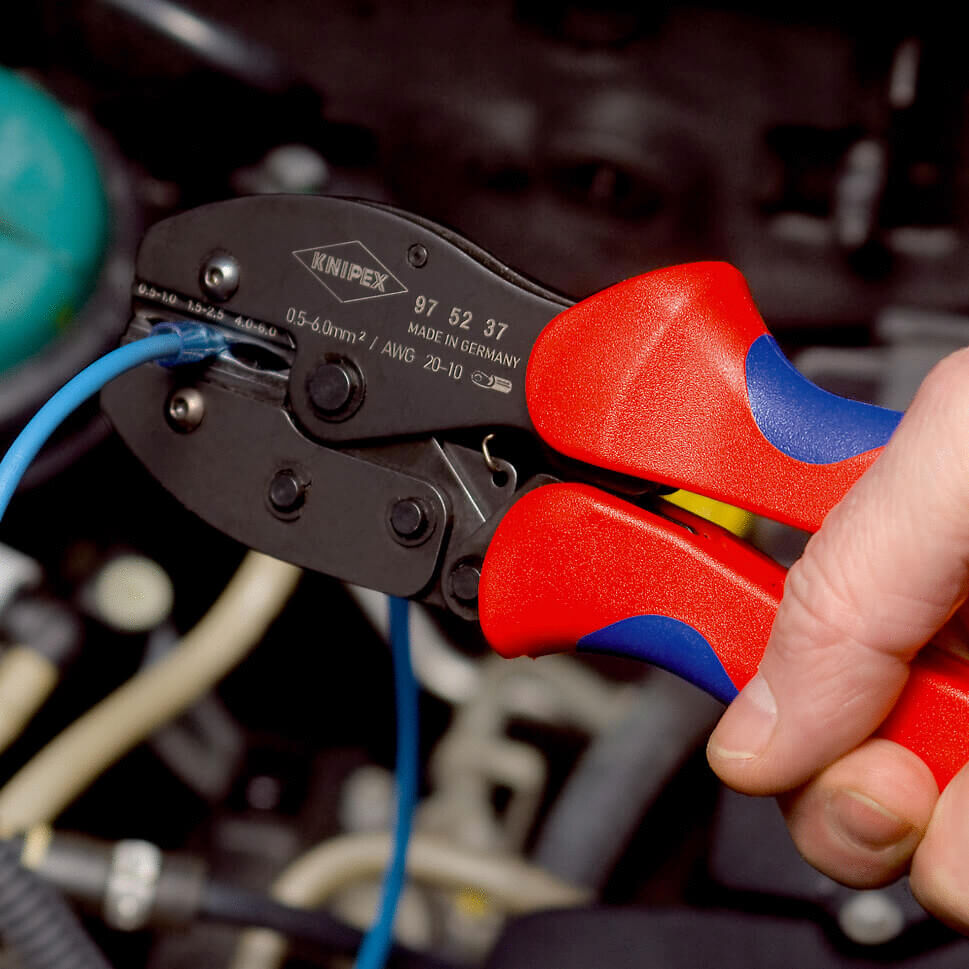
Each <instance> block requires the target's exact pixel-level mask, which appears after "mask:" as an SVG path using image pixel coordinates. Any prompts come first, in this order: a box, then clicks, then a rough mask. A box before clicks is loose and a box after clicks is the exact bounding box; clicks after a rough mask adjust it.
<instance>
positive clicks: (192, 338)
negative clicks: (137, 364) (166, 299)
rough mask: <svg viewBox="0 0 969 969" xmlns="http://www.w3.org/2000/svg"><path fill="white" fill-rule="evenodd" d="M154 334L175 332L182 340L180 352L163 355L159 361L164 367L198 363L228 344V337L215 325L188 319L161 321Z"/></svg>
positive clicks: (219, 351) (161, 334)
mask: <svg viewBox="0 0 969 969" xmlns="http://www.w3.org/2000/svg"><path fill="white" fill-rule="evenodd" d="M151 332H152V334H157V335H158V336H164V335H165V334H166V333H174V334H175V335H176V336H177V337H178V338H179V340H180V341H181V347H180V348H179V351H178V353H174V354H172V355H171V356H168V357H162V358H161V359H160V360H159V361H158V362H159V363H160V364H161V365H162V366H163V367H178V366H181V365H182V364H185V363H196V362H197V361H199V360H205V359H206V358H207V357H212V356H215V355H216V354H218V353H221V352H222V351H223V350H224V349H225V348H226V347H227V346H228V343H227V342H226V338H225V336H224V334H222V333H221V332H220V331H219V330H216V329H215V328H214V327H211V326H206V325H205V324H204V323H192V322H189V321H188V320H177V321H175V322H171V323H159V324H157V325H156V326H155V327H154V328H153V329H152V331H151Z"/></svg>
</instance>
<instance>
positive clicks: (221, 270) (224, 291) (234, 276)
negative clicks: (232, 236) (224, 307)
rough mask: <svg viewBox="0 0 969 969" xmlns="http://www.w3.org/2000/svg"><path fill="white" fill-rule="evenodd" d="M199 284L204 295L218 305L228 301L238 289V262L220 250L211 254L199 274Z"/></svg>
mask: <svg viewBox="0 0 969 969" xmlns="http://www.w3.org/2000/svg"><path fill="white" fill-rule="evenodd" d="M199 283H200V284H201V286H202V289H203V290H204V291H205V293H206V295H207V296H208V297H209V298H210V299H214V300H215V301H216V302H218V303H223V302H225V300H227V299H229V297H231V296H232V295H233V294H234V293H235V291H236V290H237V289H238V288H239V262H238V260H237V259H236V258H235V256H233V255H231V254H230V253H228V252H225V251H224V250H222V249H217V250H216V251H215V252H213V253H212V254H211V255H210V256H209V257H208V259H206V260H205V264H204V265H203V266H202V271H201V272H200V273H199Z"/></svg>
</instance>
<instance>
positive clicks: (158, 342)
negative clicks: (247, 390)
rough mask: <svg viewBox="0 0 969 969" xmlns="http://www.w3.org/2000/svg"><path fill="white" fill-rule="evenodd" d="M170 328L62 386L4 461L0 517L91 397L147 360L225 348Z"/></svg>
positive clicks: (196, 329)
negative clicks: (50, 440)
mask: <svg viewBox="0 0 969 969" xmlns="http://www.w3.org/2000/svg"><path fill="white" fill-rule="evenodd" d="M166 329H167V332H165V333H164V335H158V334H156V335H153V336H148V337H145V338H144V339H142V340H134V341H133V342H131V343H126V344H125V345H124V346H123V347H119V348H118V349H117V350H112V351H111V352H110V353H106V354H105V355H104V356H103V357H101V358H100V359H99V360H95V361H94V363H92V364H91V365H90V366H88V367H85V368H84V369H83V370H82V371H81V372H80V373H79V374H77V376H75V377H72V378H71V379H70V380H69V381H68V382H67V383H66V384H64V386H63V387H61V389H60V390H58V391H57V393H56V394H54V396H53V397H51V398H50V400H48V401H47V403H46V404H44V406H43V407H41V409H40V410H39V411H37V413H36V414H34V416H33V417H32V418H31V419H30V421H29V423H28V424H27V426H26V427H25V428H24V429H23V430H22V431H21V432H20V433H19V434H18V435H17V438H16V440H15V441H14V442H13V444H11V445H10V449H9V450H8V451H7V453H6V454H5V455H4V458H3V461H0V518H3V516H4V515H5V514H6V511H7V506H8V505H9V504H10V499H11V498H12V497H13V493H14V491H16V490H17V485H18V484H20V479H21V478H22V477H23V476H24V472H25V471H26V470H27V466H28V465H29V464H30V462H31V461H33V459H34V458H35V457H36V456H37V452H38V451H39V450H40V449H41V448H42V447H43V446H44V444H46V443H47V439H48V438H49V437H50V436H51V435H52V434H53V433H54V431H56V430H57V428H58V427H59V426H60V424H61V422H62V421H64V420H65V419H66V418H67V417H69V416H70V415H71V414H72V413H73V412H74V411H75V410H77V408H78V407H80V406H81V404H83V403H84V401H86V400H87V399H88V397H93V396H94V395H95V394H96V393H97V392H98V391H99V390H101V388H102V387H104V385H105V384H106V383H107V382H108V381H109V380H113V379H114V378H115V377H118V376H120V375H121V374H123V373H125V372H126V371H128V370H133V369H134V368H135V367H137V366H140V365H141V364H143V363H147V362H148V361H149V360H160V361H162V362H164V363H167V364H178V363H182V362H193V361H195V360H197V359H200V354H202V352H203V351H201V350H200V349H199V344H200V343H204V344H205V345H206V346H207V347H208V351H207V355H211V354H213V353H217V352H218V351H219V350H220V349H221V348H222V347H224V346H225V340H224V338H223V337H222V336H221V335H220V334H219V333H218V332H217V331H215V330H212V329H211V328H210V327H207V326H204V325H201V324H186V323H178V324H171V325H169V326H167V327H166ZM183 351H188V352H183Z"/></svg>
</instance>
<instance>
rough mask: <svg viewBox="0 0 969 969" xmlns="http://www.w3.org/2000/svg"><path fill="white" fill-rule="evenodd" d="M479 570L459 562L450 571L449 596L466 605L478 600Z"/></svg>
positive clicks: (468, 563) (476, 567) (472, 565)
mask: <svg viewBox="0 0 969 969" xmlns="http://www.w3.org/2000/svg"><path fill="white" fill-rule="evenodd" d="M480 582H481V569H480V568H478V566H477V565H474V564H472V563H471V562H461V563H460V564H458V565H456V566H455V567H454V568H453V569H452V570H451V595H453V596H454V598H455V599H457V600H458V602H463V603H465V604H467V605H470V604H471V603H473V602H475V601H476V600H477V598H478V585H479V583H480Z"/></svg>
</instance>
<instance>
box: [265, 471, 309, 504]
mask: <svg viewBox="0 0 969 969" xmlns="http://www.w3.org/2000/svg"><path fill="white" fill-rule="evenodd" d="M305 497H306V484H305V483H304V482H303V481H302V480H301V479H300V477H299V476H298V475H297V474H296V473H295V472H294V471H290V470H289V469H288V468H287V469H286V470H284V471H277V472H276V474H275V475H273V479H272V481H270V482H269V504H271V505H272V506H273V508H275V509H276V511H281V512H283V513H288V512H293V511H296V510H297V509H298V508H300V507H301V506H302V504H303V500H304V498H305Z"/></svg>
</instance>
